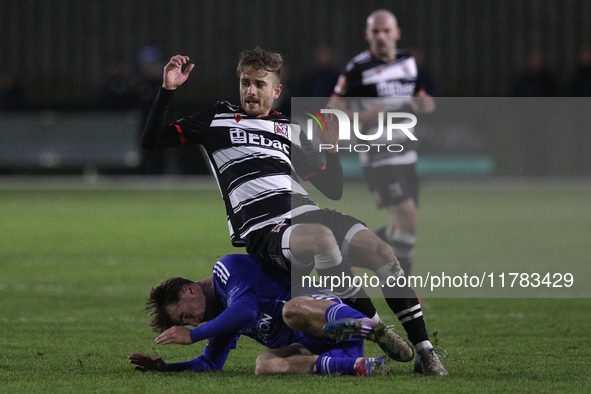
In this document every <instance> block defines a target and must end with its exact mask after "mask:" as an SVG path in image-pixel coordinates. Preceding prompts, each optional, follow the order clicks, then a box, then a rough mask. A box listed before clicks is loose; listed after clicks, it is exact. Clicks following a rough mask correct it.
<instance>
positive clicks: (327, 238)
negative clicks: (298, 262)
mask: <svg viewBox="0 0 591 394" xmlns="http://www.w3.org/2000/svg"><path fill="white" fill-rule="evenodd" d="M298 227H299V226H298ZM301 230H303V231H305V232H306V238H307V240H308V247H309V248H310V249H311V251H312V252H313V253H314V254H319V253H323V252H326V251H327V250H330V249H332V248H334V247H335V246H336V244H337V241H336V239H335V237H334V234H333V233H332V230H331V229H329V228H328V227H326V226H323V225H321V224H306V225H302V226H301Z"/></svg>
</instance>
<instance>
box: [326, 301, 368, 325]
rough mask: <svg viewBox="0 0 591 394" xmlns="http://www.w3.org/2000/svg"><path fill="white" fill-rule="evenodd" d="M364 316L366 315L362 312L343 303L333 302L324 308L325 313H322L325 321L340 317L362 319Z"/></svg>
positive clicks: (329, 321)
mask: <svg viewBox="0 0 591 394" xmlns="http://www.w3.org/2000/svg"><path fill="white" fill-rule="evenodd" d="M365 317H367V316H365V315H364V314H363V313H361V312H358V311H356V310H355V309H353V308H351V307H350V306H348V305H345V304H333V305H331V306H329V307H328V308H326V313H325V314H324V319H325V320H326V322H327V323H332V322H333V321H337V320H340V319H347V318H350V319H363V318H365Z"/></svg>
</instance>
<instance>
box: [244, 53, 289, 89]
mask: <svg viewBox="0 0 591 394" xmlns="http://www.w3.org/2000/svg"><path fill="white" fill-rule="evenodd" d="M282 66H283V57H282V56H281V55H280V54H279V53H273V52H268V51H265V50H263V49H261V47H256V48H255V49H251V50H249V51H244V52H242V53H241V54H240V60H239V61H238V67H237V68H236V74H237V75H238V76H239V77H240V75H241V74H242V73H243V72H244V70H245V69H246V68H252V69H254V70H265V71H268V72H271V73H274V74H275V77H276V78H277V81H278V82H279V81H280V80H281V67H282Z"/></svg>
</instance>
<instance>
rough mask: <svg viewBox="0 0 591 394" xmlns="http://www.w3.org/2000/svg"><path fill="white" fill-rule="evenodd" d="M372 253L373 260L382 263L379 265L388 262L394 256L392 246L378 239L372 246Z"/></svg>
mask: <svg viewBox="0 0 591 394" xmlns="http://www.w3.org/2000/svg"><path fill="white" fill-rule="evenodd" d="M373 255H374V258H375V260H377V261H378V262H380V263H382V264H381V265H385V264H388V263H389V262H391V261H392V260H394V259H395V258H396V257H395V256H394V251H393V250H392V247H391V246H390V245H388V244H387V243H385V242H384V241H382V240H379V242H376V243H375V245H374V248H373Z"/></svg>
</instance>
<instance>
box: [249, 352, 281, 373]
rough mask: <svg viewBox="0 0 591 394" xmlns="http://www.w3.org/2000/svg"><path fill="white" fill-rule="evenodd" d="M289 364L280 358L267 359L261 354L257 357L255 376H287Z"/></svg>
mask: <svg viewBox="0 0 591 394" xmlns="http://www.w3.org/2000/svg"><path fill="white" fill-rule="evenodd" d="M288 367H289V366H288V363H287V361H286V360H284V359H282V358H280V357H265V355H264V354H261V355H260V356H258V357H257V360H256V363H255V368H254V373H255V375H274V374H285V373H287V372H288Z"/></svg>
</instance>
